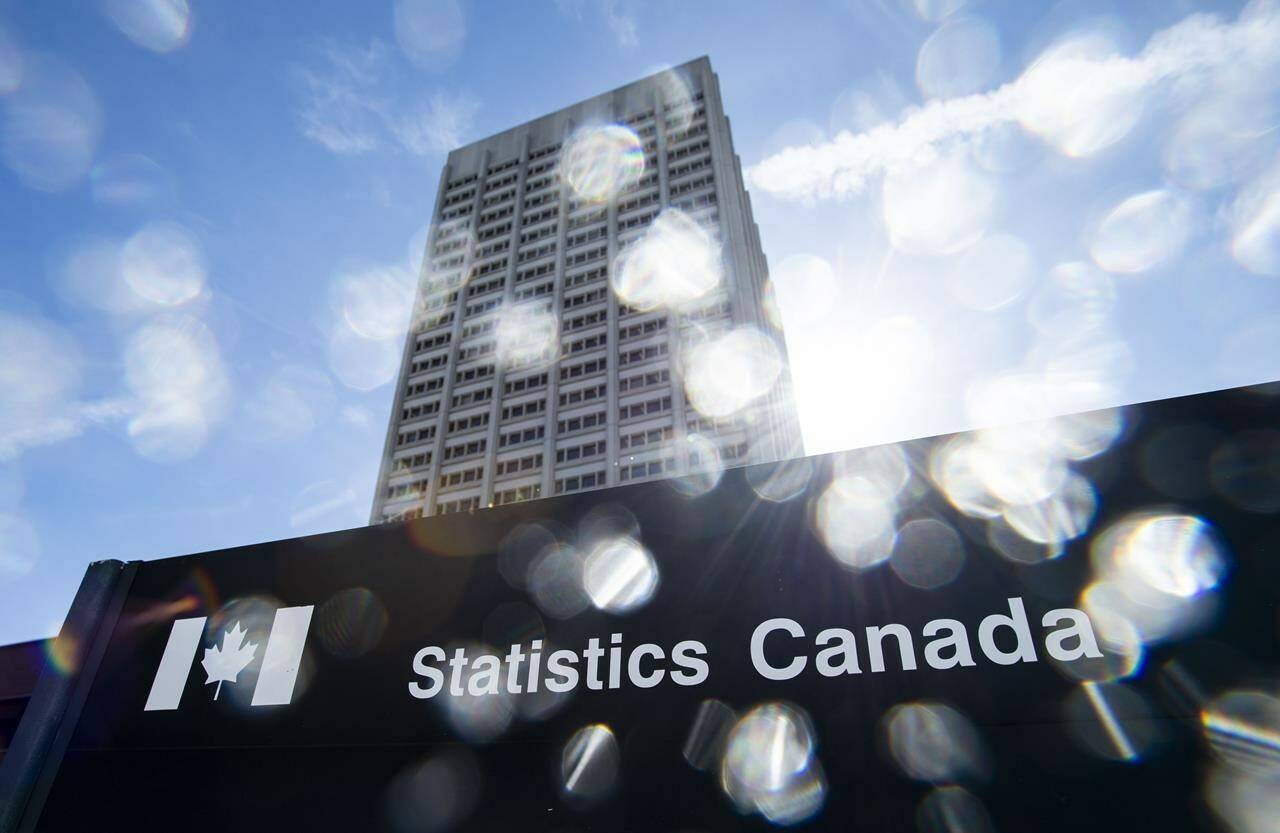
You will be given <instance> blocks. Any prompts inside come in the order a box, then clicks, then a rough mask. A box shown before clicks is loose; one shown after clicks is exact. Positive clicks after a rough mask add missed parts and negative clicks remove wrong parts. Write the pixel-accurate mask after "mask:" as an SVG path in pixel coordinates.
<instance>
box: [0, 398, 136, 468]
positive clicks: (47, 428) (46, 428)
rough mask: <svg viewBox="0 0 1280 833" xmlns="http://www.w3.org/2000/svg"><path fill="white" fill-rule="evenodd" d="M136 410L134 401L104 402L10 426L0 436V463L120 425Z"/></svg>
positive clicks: (70, 408)
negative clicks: (97, 428) (92, 429)
mask: <svg viewBox="0 0 1280 833" xmlns="http://www.w3.org/2000/svg"><path fill="white" fill-rule="evenodd" d="M136 411H137V405H136V403H134V402H133V400H131V399H127V398H114V399H101V400H98V401H96V402H80V403H76V404H73V405H72V406H70V407H69V408H68V409H66V410H65V411H64V412H62V413H59V414H56V415H52V416H44V417H42V418H41V419H39V420H34V421H32V422H30V423H29V424H27V425H17V426H11V428H10V430H9V431H7V432H6V433H4V434H3V435H0V462H3V461H5V460H12V459H15V458H17V457H20V456H21V455H22V454H23V452H25V451H27V450H29V449H32V448H39V447H41V446H48V445H56V444H58V443H61V442H65V441H67V440H71V439H75V438H76V437H78V436H80V435H81V434H83V433H84V432H85V431H86V430H87V429H88V428H89V427H90V426H93V425H106V424H109V423H112V422H119V421H121V420H124V419H127V418H128V417H130V416H132V415H133V414H134V413H135V412H136Z"/></svg>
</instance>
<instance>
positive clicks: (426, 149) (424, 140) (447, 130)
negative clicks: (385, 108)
mask: <svg viewBox="0 0 1280 833" xmlns="http://www.w3.org/2000/svg"><path fill="white" fill-rule="evenodd" d="M479 109H480V103H479V102H478V101H476V100H475V99H474V98H471V97H470V96H466V95H449V94H446V93H436V94H435V95H433V96H431V98H430V100H428V101H427V102H425V103H424V104H423V105H422V106H421V107H420V108H418V109H417V110H416V111H414V112H410V113H405V114H404V115H403V116H402V117H401V118H399V119H398V120H394V121H392V122H391V123H390V124H391V128H392V130H393V131H394V133H395V136H396V139H397V140H398V141H399V142H400V144H401V145H403V146H404V147H405V148H406V149H407V150H409V151H410V152H412V153H416V154H419V155H422V156H426V155H428V154H432V153H447V152H449V151H450V150H452V149H453V148H456V147H457V146H458V145H460V144H462V141H463V138H464V137H465V136H466V134H467V132H468V131H470V130H471V124H472V122H473V120H474V119H475V115H476V111H478V110H479Z"/></svg>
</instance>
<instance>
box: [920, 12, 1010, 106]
mask: <svg viewBox="0 0 1280 833" xmlns="http://www.w3.org/2000/svg"><path fill="white" fill-rule="evenodd" d="M999 66H1000V36H999V35H998V34H997V33H996V30H995V28H994V27H993V26H992V25H991V24H989V23H987V22H986V21H985V20H980V19H978V18H972V17H961V18H953V19H951V20H948V21H947V22H946V23H944V24H942V26H940V27H938V29H937V31H935V32H934V33H933V34H932V35H930V36H929V37H928V39H927V40H925V42H924V43H923V44H922V45H921V46H920V52H919V53H918V54H917V55H916V84H917V85H918V86H919V87H920V92H921V93H923V94H924V95H925V96H926V97H928V98H952V97H954V96H962V95H969V94H970V93H976V92H979V91H981V90H982V89H983V88H984V87H986V85H987V83H988V82H989V81H990V80H991V77H992V75H993V74H994V73H995V71H996V68H997V67H999Z"/></svg>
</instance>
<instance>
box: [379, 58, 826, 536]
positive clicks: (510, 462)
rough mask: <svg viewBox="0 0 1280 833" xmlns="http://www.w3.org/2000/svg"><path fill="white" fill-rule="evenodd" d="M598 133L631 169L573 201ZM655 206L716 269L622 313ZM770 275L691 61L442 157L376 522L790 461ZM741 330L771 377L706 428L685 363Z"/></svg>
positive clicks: (782, 353)
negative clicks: (568, 172)
mask: <svg viewBox="0 0 1280 833" xmlns="http://www.w3.org/2000/svg"><path fill="white" fill-rule="evenodd" d="M603 125H616V126H618V127H616V128H610V129H612V130H615V131H617V130H618V128H622V129H623V131H624V132H625V135H628V136H630V137H632V140H633V141H634V142H635V154H636V158H635V159H634V160H632V161H634V162H635V163H636V164H635V170H634V173H635V176H634V177H632V178H631V179H629V180H628V181H627V182H626V184H625V187H622V188H621V189H619V191H618V192H617V193H613V194H609V195H608V197H607V199H603V200H592V199H584V198H582V195H581V193H580V192H576V191H575V190H574V188H572V187H570V185H569V184H568V183H566V181H565V179H566V177H565V176H564V175H563V174H564V171H563V170H562V161H563V160H562V158H561V157H562V156H563V155H564V154H565V153H567V152H568V151H567V150H566V148H567V146H568V143H571V142H573V141H574V137H575V136H580V135H582V131H584V130H589V129H593V128H598V127H599V126H603ZM640 153H643V159H644V161H643V165H642V166H641V165H640V164H639V161H638V155H639V154H640ZM606 173H607V172H606ZM664 212H669V214H668V219H670V218H671V217H672V216H674V215H679V216H678V217H677V218H676V219H679V220H680V222H682V223H688V221H692V222H693V223H695V224H696V227H697V228H698V229H702V230H705V232H706V233H707V237H708V239H709V240H712V241H714V244H715V246H716V248H717V249H718V258H719V261H720V267H721V268H722V277H721V278H720V280H719V281H718V284H717V285H716V286H715V287H714V288H713V289H712V290H710V291H708V292H706V293H704V294H702V295H700V296H699V297H697V298H696V300H692V301H688V302H686V303H681V304H679V305H658V306H653V305H648V306H644V305H642V306H634V305H632V304H629V303H628V299H624V298H621V297H619V293H618V292H617V291H616V289H615V279H616V277H617V270H618V269H619V263H620V258H621V257H624V256H625V255H626V253H627V252H628V251H629V250H630V248H631V247H632V246H635V245H637V244H638V243H639V242H641V241H642V240H643V239H644V236H645V235H646V233H649V232H650V230H651V228H653V224H654V221H655V220H656V219H657V218H658V217H659V216H662V215H663V213H664ZM676 254H677V256H678V252H677V253H676ZM767 277H768V267H767V264H766V261H765V256H764V252H763V250H762V248H761V244H760V237H759V233H758V231H757V229H756V224H755V221H754V219H753V217H752V212H751V204H750V200H749V197H748V195H747V193H746V189H745V187H744V184H743V179H742V172H741V167H740V163H739V160H738V158H737V156H736V154H735V153H734V149H733V142H732V139H731V137H730V132H729V121H728V119H727V118H726V116H725V114H724V109H723V105H722V102H721V98H720V89H719V83H718V79H717V77H716V75H715V74H714V73H713V72H712V71H711V65H710V62H709V61H708V60H707V59H706V58H705V57H704V58H699V59H697V60H694V61H691V62H689V63H687V64H683V65H681V66H679V67H675V68H673V69H671V70H668V71H665V72H663V73H660V74H658V75H655V76H651V77H649V78H645V79H642V80H640V81H636V82H634V83H632V84H628V85H627V86H625V87H622V88H620V89H617V90H614V91H612V92H609V93H605V94H603V95H600V96H596V97H594V98H591V99H588V100H587V101H583V102H581V103H579V104H576V105H573V106H571V107H567V108H565V109H563V110H560V111H557V112H555V113H551V114H549V115H546V116H544V117H542V118H540V119H537V120H535V121H532V122H529V123H527V124H524V125H521V126H519V127H515V128H512V129H510V130H507V131H505V132H503V133H499V134H497V135H495V136H491V137H489V138H487V139H483V140H481V141H478V142H475V143H473V144H470V145H467V146H465V147H462V148H459V149H457V150H454V151H453V152H452V153H450V154H449V158H448V161H447V163H446V165H445V168H444V171H443V173H442V175H441V178H440V184H439V188H438V190H437V196H436V205H435V211H434V217H433V223H432V227H431V233H430V235H429V237H428V241H427V247H426V252H425V255H424V260H423V266H422V273H421V276H420V282H419V286H418V296H417V300H416V302H415V306H414V314H413V318H412V321H411V325H410V329H409V335H408V338H407V340H406V345H405V351H404V357H403V360H402V365H401V370H400V375H399V381H398V383H397V386H396V393H395V402H394V407H393V409H392V414H391V420H390V424H389V426H388V430H387V437H386V442H385V447H384V453H383V461H382V468H381V472H380V474H379V478H378V485H377V494H376V496H375V499H374V504H373V513H372V518H371V520H372V522H374V523H381V522H385V521H390V520H401V519H405V518H413V517H421V516H424V515H433V514H441V513H445V512H455V511H469V510H473V509H478V508H481V507H487V506H493V505H500V504H505V503H512V502H516V501H521V500H529V499H533V498H538V497H545V496H551V495H555V494H565V493H570V492H575V491H582V490H585V489H595V488H602V487H606V486H613V485H618V484H622V483H628V482H634V481H638V480H647V479H653V478H658V477H671V476H681V475H687V474H689V473H691V472H698V471H701V470H705V469H707V468H709V467H714V466H733V465H740V464H745V463H748V462H761V461H767V460H776V459H782V458H785V457H791V456H796V455H798V454H800V453H801V442H800V435H799V428H798V424H797V421H796V416H795V409H794V404H793V401H792V394H791V383H790V375H789V373H788V371H787V368H786V346H785V342H784V340H783V338H782V334H781V331H780V328H779V326H778V324H777V317H776V314H770V312H769V309H768V305H767V303H766V300H765V298H766V284H767ZM743 327H745V328H750V329H751V330H752V331H753V333H756V334H763V335H764V336H765V337H767V338H769V339H771V340H772V341H773V343H774V344H775V345H776V348H777V355H778V356H779V357H780V359H781V372H780V375H779V376H778V379H777V381H776V382H775V383H774V384H772V385H771V386H770V387H769V389H768V391H767V392H766V393H763V394H762V395H760V396H758V397H756V398H754V399H753V400H752V401H751V403H750V404H749V406H747V407H744V408H741V409H739V410H737V411H735V412H734V413H732V414H730V415H724V414H716V417H717V418H712V417H709V416H708V415H707V414H704V413H700V412H699V411H698V410H697V409H695V408H694V407H693V406H692V405H691V404H690V401H689V398H688V396H686V391H685V388H684V385H683V383H682V368H683V364H682V351H685V352H687V351H688V350H689V349H690V345H691V344H697V343H702V342H705V341H706V340H707V339H712V338H715V337H716V336H717V335H720V334H723V333H725V332H726V331H729V330H732V329H733V328H743ZM530 345H531V349H530ZM714 458H718V459H714Z"/></svg>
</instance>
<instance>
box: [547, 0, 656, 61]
mask: <svg viewBox="0 0 1280 833" xmlns="http://www.w3.org/2000/svg"><path fill="white" fill-rule="evenodd" d="M556 8H557V9H558V10H559V11H560V14H562V15H564V16H565V17H568V18H571V19H573V20H578V21H581V20H582V19H583V18H584V17H585V16H586V11H587V9H588V8H593V9H598V10H599V12H600V15H601V16H602V17H603V18H604V23H605V25H606V26H607V27H609V31H610V32H611V33H613V37H614V39H615V40H617V42H618V45H619V46H623V47H626V48H628V49H630V48H633V47H635V46H638V45H639V43H640V39H639V37H638V35H637V29H638V26H637V23H636V18H635V15H634V14H632V13H631V12H630V11H629V10H628V9H627V8H625V7H624V5H623V3H622V2H621V0H556Z"/></svg>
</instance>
